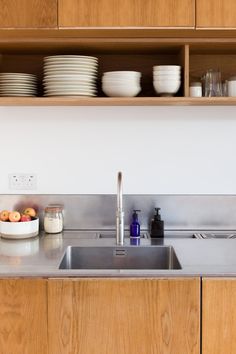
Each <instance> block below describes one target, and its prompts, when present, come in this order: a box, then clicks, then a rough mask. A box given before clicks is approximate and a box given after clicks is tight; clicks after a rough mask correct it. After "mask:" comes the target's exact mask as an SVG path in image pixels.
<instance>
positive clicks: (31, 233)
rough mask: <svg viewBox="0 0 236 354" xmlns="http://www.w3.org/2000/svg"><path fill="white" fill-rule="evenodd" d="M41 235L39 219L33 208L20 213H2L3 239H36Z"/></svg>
mask: <svg viewBox="0 0 236 354" xmlns="http://www.w3.org/2000/svg"><path fill="white" fill-rule="evenodd" d="M38 233H39V219H38V217H37V214H36V211H35V209H33V208H26V209H24V211H23V212H22V213H20V212H19V211H16V210H14V211H8V210H3V211H1V212H0V234H1V237H3V238H9V239H14V240H16V239H24V238H29V237H35V236H37V235H38Z"/></svg>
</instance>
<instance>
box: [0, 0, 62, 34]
mask: <svg viewBox="0 0 236 354" xmlns="http://www.w3.org/2000/svg"><path fill="white" fill-rule="evenodd" d="M56 27H57V0H0V28H56Z"/></svg>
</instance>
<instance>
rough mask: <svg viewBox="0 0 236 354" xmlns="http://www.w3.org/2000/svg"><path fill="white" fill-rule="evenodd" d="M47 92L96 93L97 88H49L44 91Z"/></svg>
mask: <svg viewBox="0 0 236 354" xmlns="http://www.w3.org/2000/svg"><path fill="white" fill-rule="evenodd" d="M44 92H45V93H54V94H56V93H59V94H67V93H72V94H80V93H89V94H90V93H91V94H96V93H97V90H89V89H81V90H79V89H68V90H59V89H58V90H56V89H47V90H45V91H44Z"/></svg>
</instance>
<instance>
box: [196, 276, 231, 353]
mask: <svg viewBox="0 0 236 354" xmlns="http://www.w3.org/2000/svg"><path fill="white" fill-rule="evenodd" d="M235 328H236V279H230V278H229V279H227V278H220V279H212V278H208V279H207V278H206V279H203V284H202V354H222V353H225V354H235V353H236V336H235Z"/></svg>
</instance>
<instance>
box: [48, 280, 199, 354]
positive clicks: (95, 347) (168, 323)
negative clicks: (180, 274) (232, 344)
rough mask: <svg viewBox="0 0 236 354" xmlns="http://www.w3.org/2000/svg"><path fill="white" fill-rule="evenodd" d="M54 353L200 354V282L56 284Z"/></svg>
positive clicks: (52, 290) (51, 295)
mask: <svg viewBox="0 0 236 354" xmlns="http://www.w3.org/2000/svg"><path fill="white" fill-rule="evenodd" d="M48 286H49V288H48V301H49V302H48V309H49V319H48V324H49V353H50V354H59V353H63V354H64V353H70V354H98V353H99V354H111V353H112V354H121V353H122V354H161V353H162V354H167V353H168V354H169V353H171V354H180V353H181V354H200V344H199V343H200V333H199V325H200V280H198V279H187V278H186V279H161V280H156V279H64V280H63V279H60V280H59V279H52V280H49V284H48Z"/></svg>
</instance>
